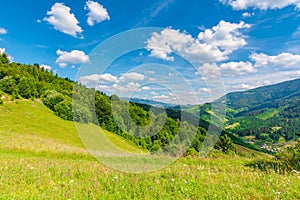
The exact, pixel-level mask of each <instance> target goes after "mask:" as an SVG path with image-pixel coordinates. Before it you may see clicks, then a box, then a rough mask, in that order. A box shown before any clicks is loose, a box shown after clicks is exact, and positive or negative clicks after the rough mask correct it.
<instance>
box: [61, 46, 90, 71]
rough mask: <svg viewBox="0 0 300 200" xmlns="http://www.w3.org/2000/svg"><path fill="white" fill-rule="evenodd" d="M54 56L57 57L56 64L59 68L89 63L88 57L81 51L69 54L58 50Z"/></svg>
mask: <svg viewBox="0 0 300 200" xmlns="http://www.w3.org/2000/svg"><path fill="white" fill-rule="evenodd" d="M56 54H57V55H58V56H59V57H58V58H57V59H56V61H55V62H56V63H57V64H58V65H59V66H60V67H66V66H67V65H68V64H81V63H88V62H89V61H90V59H89V56H88V55H86V54H85V53H84V52H83V51H79V50H73V51H71V52H67V51H61V50H60V49H58V50H57V51H56Z"/></svg>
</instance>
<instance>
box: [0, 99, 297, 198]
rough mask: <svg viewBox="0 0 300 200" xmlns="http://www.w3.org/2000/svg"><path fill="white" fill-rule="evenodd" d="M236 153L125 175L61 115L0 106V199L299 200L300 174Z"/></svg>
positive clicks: (25, 104) (32, 105) (28, 106)
mask: <svg viewBox="0 0 300 200" xmlns="http://www.w3.org/2000/svg"><path fill="white" fill-rule="evenodd" d="M79 126H80V125H79ZM84 126H86V127H88V129H99V130H100V128H98V127H95V126H93V125H84ZM86 130H87V129H86ZM102 133H103V134H104V135H105V137H106V138H108V139H109V140H110V141H112V142H113V143H114V144H115V145H116V146H118V147H121V148H122V149H124V150H126V151H128V152H137V153H145V152H143V151H142V150H140V149H138V148H136V147H134V146H133V145H131V144H130V143H128V142H127V141H124V140H123V139H121V138H119V137H118V136H115V135H113V134H112V133H109V132H106V131H104V132H102ZM238 151H239V152H240V153H239V155H223V154H220V153H213V154H212V155H210V156H208V157H206V158H201V159H200V158H192V157H187V158H181V159H179V160H177V161H176V162H175V163H173V164H172V165H169V166H168V167H166V168H164V169H162V170H159V171H156V172H152V173H146V174H143V173H141V174H138V173H124V172H120V171H116V170H113V169H110V168H109V167H106V166H105V165H103V164H101V163H100V162H99V161H97V160H96V159H95V158H94V157H92V156H91V155H90V154H89V153H88V152H87V150H86V149H85V148H84V145H83V144H82V143H81V140H80V138H79V136H78V134H77V131H76V127H75V125H74V123H72V122H67V121H64V120H61V119H60V118H58V117H56V116H55V115H54V114H53V113H52V112H51V111H49V110H48V109H47V108H45V107H44V106H43V105H42V104H41V103H39V102H33V101H17V102H11V103H5V104H4V105H2V106H0V199H299V198H300V193H299V191H300V184H299V183H300V176H299V175H297V174H285V175H282V174H277V173H275V172H272V171H269V172H268V173H266V172H264V171H260V170H257V169H254V168H251V167H248V166H246V165H247V163H249V162H251V161H253V160H255V159H258V158H264V159H269V157H268V156H266V155H264V154H262V153H256V152H254V151H252V150H248V149H245V148H243V147H238ZM133 164H134V163H133Z"/></svg>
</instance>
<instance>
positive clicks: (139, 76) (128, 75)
mask: <svg viewBox="0 0 300 200" xmlns="http://www.w3.org/2000/svg"><path fill="white" fill-rule="evenodd" d="M144 79H145V75H143V74H140V73H137V72H128V73H126V74H122V76H121V77H120V79H119V81H121V82H124V81H128V80H133V81H142V80H144Z"/></svg>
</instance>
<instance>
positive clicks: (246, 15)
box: [242, 12, 255, 18]
mask: <svg viewBox="0 0 300 200" xmlns="http://www.w3.org/2000/svg"><path fill="white" fill-rule="evenodd" d="M254 15H255V14H254V12H252V13H249V12H244V13H243V14H242V16H243V17H244V18H246V17H252V16H254Z"/></svg>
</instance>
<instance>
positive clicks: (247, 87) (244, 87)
mask: <svg viewBox="0 0 300 200" xmlns="http://www.w3.org/2000/svg"><path fill="white" fill-rule="evenodd" d="M254 87H255V86H252V85H249V84H245V83H242V84H239V85H236V86H233V88H234V89H238V90H249V89H252V88H254Z"/></svg>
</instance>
